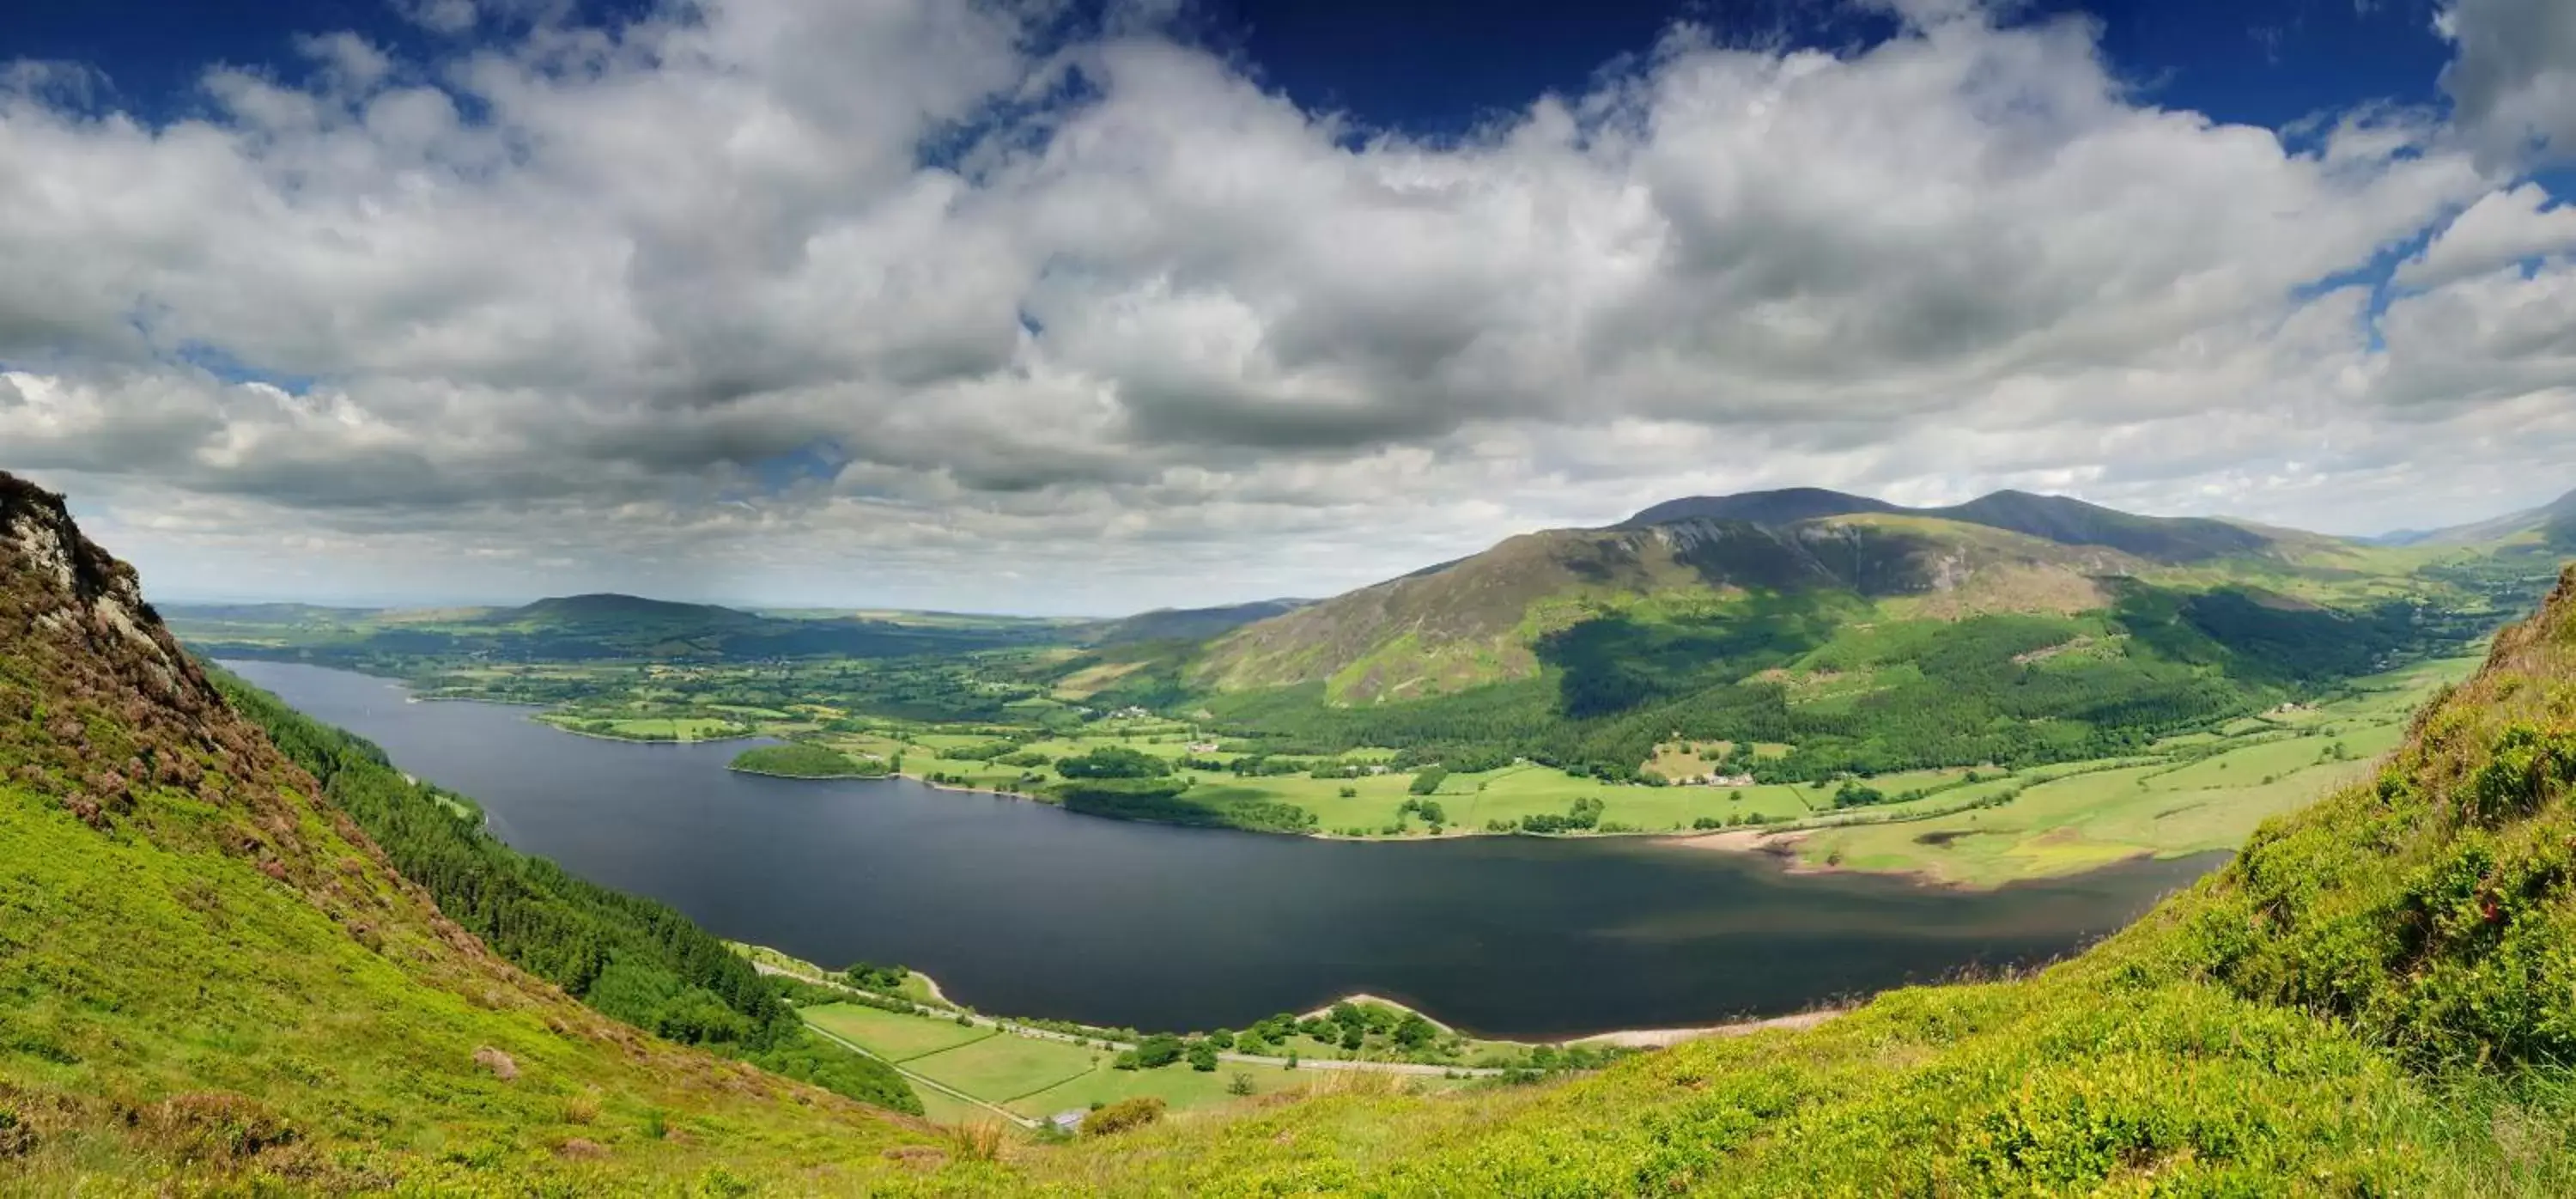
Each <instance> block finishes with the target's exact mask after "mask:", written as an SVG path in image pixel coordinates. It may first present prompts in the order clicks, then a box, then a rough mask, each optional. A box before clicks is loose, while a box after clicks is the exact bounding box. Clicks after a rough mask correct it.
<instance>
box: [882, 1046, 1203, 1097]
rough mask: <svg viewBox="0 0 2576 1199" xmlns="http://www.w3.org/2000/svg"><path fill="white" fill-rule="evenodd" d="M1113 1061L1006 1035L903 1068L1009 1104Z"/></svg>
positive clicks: (1103, 1054) (1106, 1055) (1100, 1053)
mask: <svg viewBox="0 0 2576 1199" xmlns="http://www.w3.org/2000/svg"><path fill="white" fill-rule="evenodd" d="M861 1044H865V1042H861ZM1112 1056H1114V1055H1112V1054H1111V1053H1110V1052H1109V1051H1108V1050H1105V1049H1095V1048H1090V1047H1088V1046H1082V1045H1072V1044H1067V1043H1065V1042H1062V1041H1050V1040H1045V1039H1041V1038H1038V1037H1023V1036H1019V1035H1016V1034H1012V1033H1002V1034H999V1035H996V1036H989V1037H983V1038H979V1039H977V1040H973V1041H968V1042H966V1043H965V1044H963V1045H959V1046H957V1047H956V1048H954V1049H948V1050H943V1051H941V1052H938V1053H932V1054H926V1055H923V1056H921V1057H916V1058H913V1059H911V1060H909V1061H906V1062H905V1063H904V1064H903V1068H904V1069H906V1070H910V1071H912V1072H913V1073H915V1074H919V1075H921V1076H922V1077H924V1078H928V1079H932V1080H934V1081H937V1082H941V1083H945V1084H947V1085H949V1086H952V1087H955V1088H957V1089H958V1090H960V1091H964V1092H965V1093H967V1094H969V1095H972V1096H974V1097H976V1098H978V1099H984V1100H988V1101H990V1102H993V1103H1008V1102H1010V1101H1011V1100H1014V1099H1017V1098H1019V1097H1020V1096H1023V1095H1029V1094H1034V1093H1036V1092H1038V1091H1043V1090H1046V1089H1047V1088H1049V1087H1053V1086H1056V1085H1058V1084H1061V1083H1063V1082H1065V1081H1067V1080H1069V1079H1071V1078H1073V1077H1075V1076H1076V1075H1080V1074H1083V1073H1085V1072H1088V1071H1089V1070H1091V1069H1092V1068H1093V1067H1094V1066H1095V1065H1097V1066H1106V1065H1107V1063H1108V1061H1109V1059H1110V1058H1111V1057H1112ZM1171 1068H1172V1067H1166V1068H1165V1069H1171ZM1180 1068H1181V1069H1187V1067H1180ZM1157 1073H1160V1071H1157Z"/></svg>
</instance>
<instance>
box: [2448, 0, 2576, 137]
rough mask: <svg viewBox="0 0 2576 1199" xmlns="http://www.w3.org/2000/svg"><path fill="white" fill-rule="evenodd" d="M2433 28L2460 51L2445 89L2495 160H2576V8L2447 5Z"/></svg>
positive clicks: (2543, 2)
mask: <svg viewBox="0 0 2576 1199" xmlns="http://www.w3.org/2000/svg"><path fill="white" fill-rule="evenodd" d="M2433 25H2434V28H2435V29H2436V30H2437V31H2439V32H2440V33H2441V35H2442V36H2443V37H2445V38H2448V39H2450V40H2451V41H2452V42H2453V43H2454V44H2455V45H2456V46H2457V47H2458V49H2459V57H2458V58H2457V59H2455V60H2454V61H2453V62H2452V63H2451V65H2450V66H2449V67H2448V68H2447V69H2445V70H2444V71H2443V72H2442V87H2443V89H2444V90H2445V91H2448V92H2449V93H2450V94H2451V98H2452V100H2453V101H2454V102H2455V103H2456V104H2457V105H2458V106H2459V115H2460V120H2461V124H2462V125H2463V126H2464V127H2465V128H2466V130H2467V131H2468V133H2469V134H2470V135H2471V136H2472V137H2474V138H2476V139H2477V141H2478V143H2479V145H2480V146H2481V148H2482V149H2483V151H2484V152H2485V153H2486V154H2487V155H2488V156H2489V157H2490V158H2491V159H2495V160H2498V161H2507V162H2511V161H2517V160H2521V159H2524V158H2528V157H2532V156H2539V157H2543V158H2550V159H2566V158H2570V157H2576V7H2571V6H2569V5H2568V4H2566V3H2564V2H2563V0H2447V2H2446V3H2444V4H2443V5H2442V7H2441V8H2440V9H2439V10H2437V12H2436V15H2435V17H2434V22H2433Z"/></svg>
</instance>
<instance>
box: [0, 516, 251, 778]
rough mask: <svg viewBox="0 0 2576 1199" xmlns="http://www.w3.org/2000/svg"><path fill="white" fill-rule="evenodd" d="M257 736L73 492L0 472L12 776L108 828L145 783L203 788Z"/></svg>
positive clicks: (1, 691) (3, 707)
mask: <svg viewBox="0 0 2576 1199" xmlns="http://www.w3.org/2000/svg"><path fill="white" fill-rule="evenodd" d="M38 717H41V719H38ZM219 726H220V727H219ZM11 742H14V744H10V743H11ZM107 742H115V744H108V743H107ZM257 742H258V738H256V737H255V736H252V735H250V734H249V733H248V730H246V729H242V728H240V727H239V725H238V722H237V721H234V720H232V719H231V714H230V713H229V712H228V711H226V710H225V709H224V707H223V704H222V701H221V700H220V699H219V698H217V696H216V694H215V691H214V688H213V687H212V686H211V685H209V684H208V683H207V682H206V678H205V676H204V674H202V673H201V672H199V671H198V669H197V667H196V664H195V663H193V662H191V661H190V660H189V659H188V656H187V655H186V654H184V653H182V652H180V650H179V645H178V642H177V641H176V640H174V639H172V638H171V636H170V634H169V631H168V630H166V629H164V628H162V627H161V618H160V617H159V616H158V615H157V614H155V613H154V612H153V611H152V608H151V605H149V604H146V603H144V602H143V593H142V589H141V588H140V586H139V585H138V584H137V582H136V579H135V574H134V568H133V567H131V566H128V565H126V564H125V563H123V562H120V561H117V560H116V558H115V557H113V556H112V555H110V554H109V553H108V552H107V551H106V550H103V549H100V548H99V547H98V546H97V545H96V544H95V543H93V542H91V541H90V540H89V538H87V537H84V536H82V535H81V531H80V528H79V526H78V525H76V524H74V523H73V522H72V518H71V514H70V512H69V511H67V510H66V509H65V508H64V506H63V497H61V496H59V495H55V494H54V493H52V492H50V491H46V490H45V489H43V488H41V487H38V486H36V485H35V484H33V483H29V482H27V481H26V480H24V479H20V478H18V477H16V476H14V475H10V474H7V473H0V761H5V762H7V763H8V764H9V766H10V767H11V770H12V776H13V781H16V782H18V783H20V784H22V785H25V786H28V787H30V788H32V789H34V790H37V791H39V792H42V793H46V794H51V795H53V796H55V797H56V798H58V799H60V800H61V801H62V802H63V803H64V804H65V806H67V807H70V808H71V809H72V810H74V811H75V812H78V813H80V814H81V817H82V818H83V819H85V820H88V821H90V822H91V823H92V824H103V823H105V821H106V820H107V819H108V818H110V817H112V816H113V815H114V814H116V813H117V812H119V811H122V810H125V809H127V808H129V807H130V806H131V804H132V802H133V789H134V788H135V787H136V786H139V785H141V784H143V783H144V782H146V781H147V780H158V781H160V782H164V783H172V784H182V785H194V784H195V783H196V782H197V781H198V778H199V777H200V776H201V775H202V774H203V773H204V768H205V766H206V765H207V764H208V763H209V761H210V760H211V761H215V762H222V763H226V764H231V763H232V762H233V759H234V758H235V757H237V756H238V755H239V754H241V753H242V752H243V751H244V749H245V748H246V747H248V746H249V745H251V744H254V743H257ZM262 748H266V747H265V746H264V745H263V746H262ZM271 755H272V756H274V751H271ZM277 765H280V766H284V765H285V763H283V762H279V763H277ZM288 769H292V768H291V767H288Z"/></svg>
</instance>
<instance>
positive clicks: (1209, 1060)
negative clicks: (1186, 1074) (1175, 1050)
mask: <svg viewBox="0 0 2576 1199" xmlns="http://www.w3.org/2000/svg"><path fill="white" fill-rule="evenodd" d="M1190 1069H1193V1070H1196V1071H1198V1072H1199V1073H1201V1074H1214V1073H1216V1046H1214V1045H1212V1044H1209V1043H1208V1042H1206V1041H1199V1042H1195V1043H1193V1044H1192V1045H1191V1046H1190Z"/></svg>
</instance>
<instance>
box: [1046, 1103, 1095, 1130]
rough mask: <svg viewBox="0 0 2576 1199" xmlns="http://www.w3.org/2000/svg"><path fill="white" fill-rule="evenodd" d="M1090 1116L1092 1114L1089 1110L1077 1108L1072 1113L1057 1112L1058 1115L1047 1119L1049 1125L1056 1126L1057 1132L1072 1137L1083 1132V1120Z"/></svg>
mask: <svg viewBox="0 0 2576 1199" xmlns="http://www.w3.org/2000/svg"><path fill="white" fill-rule="evenodd" d="M1090 1114H1091V1112H1090V1111H1089V1110H1088V1109H1086V1108H1079V1107H1077V1108H1074V1109H1072V1110H1070V1111H1061V1112H1057V1113H1056V1114H1054V1115H1052V1116H1049V1117H1047V1123H1049V1124H1052V1125H1054V1126H1055V1130H1056V1131H1057V1132H1060V1133H1063V1134H1065V1135H1066V1136H1072V1135H1073V1134H1075V1133H1077V1132H1080V1131H1082V1118H1083V1117H1085V1116H1088V1115H1090Z"/></svg>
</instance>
